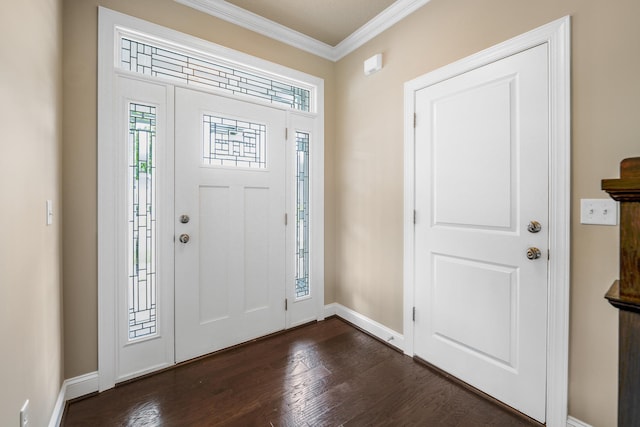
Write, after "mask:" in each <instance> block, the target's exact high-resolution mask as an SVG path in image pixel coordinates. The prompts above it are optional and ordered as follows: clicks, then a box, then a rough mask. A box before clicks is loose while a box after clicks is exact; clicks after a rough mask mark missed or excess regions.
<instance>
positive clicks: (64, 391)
mask: <svg viewBox="0 0 640 427" xmlns="http://www.w3.org/2000/svg"><path fill="white" fill-rule="evenodd" d="M96 391H98V373H97V372H89V373H88V374H84V375H80V376H78V377H74V378H69V379H68V380H64V382H63V383H62V387H60V393H58V400H56V406H55V407H54V408H53V413H52V414H51V418H50V420H49V427H58V426H59V425H60V421H62V414H63V413H64V408H65V403H67V401H68V400H71V399H75V398H77V397H82V396H84V395H87V394H90V393H94V392H96Z"/></svg>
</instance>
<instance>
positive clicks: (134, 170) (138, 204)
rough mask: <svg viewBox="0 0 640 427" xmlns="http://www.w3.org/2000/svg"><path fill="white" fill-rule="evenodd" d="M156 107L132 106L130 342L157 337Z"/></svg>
mask: <svg viewBox="0 0 640 427" xmlns="http://www.w3.org/2000/svg"><path fill="white" fill-rule="evenodd" d="M155 141H156V107H154V106H151V105H144V104H136V103H130V104H129V150H128V151H129V173H128V175H129V180H128V187H129V205H128V213H129V218H128V220H129V240H128V244H129V250H128V256H129V263H128V264H129V285H128V294H129V295H128V301H129V340H134V339H138V338H143V337H148V336H151V335H154V334H155V333H156V329H157V320H156V319H157V317H156V316H157V313H156V286H157V285H156V208H157V206H156V166H155V159H154V151H155V148H156V147H155Z"/></svg>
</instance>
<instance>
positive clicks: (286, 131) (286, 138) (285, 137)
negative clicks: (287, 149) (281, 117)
mask: <svg viewBox="0 0 640 427" xmlns="http://www.w3.org/2000/svg"><path fill="white" fill-rule="evenodd" d="M284 139H285V141H288V140H289V128H284Z"/></svg>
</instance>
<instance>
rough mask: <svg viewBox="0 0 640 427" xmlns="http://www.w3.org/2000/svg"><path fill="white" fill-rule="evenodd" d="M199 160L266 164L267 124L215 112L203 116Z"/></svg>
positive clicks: (247, 165) (252, 165)
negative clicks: (220, 115)
mask: <svg viewBox="0 0 640 427" xmlns="http://www.w3.org/2000/svg"><path fill="white" fill-rule="evenodd" d="M203 126H204V129H203V133H202V134H203V137H204V138H203V139H204V140H203V144H202V160H203V162H204V164H205V165H218V166H235V167H243V168H257V169H262V168H266V167H267V153H266V148H267V127H266V126H265V125H263V124H260V123H251V122H245V121H241V120H235V119H226V118H223V117H216V116H209V115H206V114H205V115H204V116H203Z"/></svg>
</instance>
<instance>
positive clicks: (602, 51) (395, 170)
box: [63, 0, 640, 427]
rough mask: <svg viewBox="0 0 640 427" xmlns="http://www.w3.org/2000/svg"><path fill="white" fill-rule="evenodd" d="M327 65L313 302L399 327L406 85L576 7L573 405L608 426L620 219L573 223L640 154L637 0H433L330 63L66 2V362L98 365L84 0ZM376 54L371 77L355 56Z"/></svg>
mask: <svg viewBox="0 0 640 427" xmlns="http://www.w3.org/2000/svg"><path fill="white" fill-rule="evenodd" d="M98 4H100V5H103V6H106V7H108V8H111V9H114V10H117V11H120V12H123V13H127V14H130V15H133V16H137V17H141V18H144V19H147V20H150V21H152V22H155V23H158V24H161V25H164V26H167V27H170V28H174V29H177V30H179V31H183V32H186V33H190V34H194V35H196V36H198V37H202V38H205V39H208V40H211V41H213V42H215V43H219V44H221V45H224V46H227V47H230V48H233V49H236V50H240V51H243V52H246V53H249V54H252V55H255V56H258V57H261V58H265V59H268V60H271V61H273V62H277V63H281V64H284V65H286V66H289V67H292V68H296V69H299V70H302V71H305V72H308V73H310V74H314V75H317V76H320V77H322V78H324V79H325V84H326V87H325V88H326V109H325V110H326V111H325V114H326V117H325V119H326V142H325V143H326V153H325V155H326V171H325V174H326V206H325V212H326V216H327V218H326V220H327V224H326V236H325V237H326V245H327V250H326V279H327V290H326V301H327V302H333V301H337V302H339V303H341V304H344V305H346V306H348V307H350V308H352V309H355V310H357V311H358V312H360V313H362V314H364V315H366V316H369V317H371V318H372V319H374V320H377V321H378V322H381V323H383V324H385V325H386V326H388V327H390V328H392V329H395V330H397V331H402V199H403V194H402V192H403V188H402V173H403V169H402V168H403V164H402V150H403V135H402V116H403V111H402V108H403V104H402V97H403V84H404V82H406V81H407V80H411V79H413V78H415V77H417V76H419V75H422V74H424V73H427V72H429V71H430V70H433V69H435V68H438V67H440V66H443V65H446V64H448V63H450V62H452V61H455V60H457V59H460V58H463V57H465V56H467V55H470V54H473V53H475V52H477V51H479V50H482V49H484V48H487V47H489V46H492V45H494V44H496V43H499V42H502V41H504V40H506V39H509V38H511V37H514V36H516V35H518V34H521V33H523V32H526V31H528V30H530V29H533V28H535V27H537V26H540V25H543V24H545V23H547V22H550V21H552V20H555V19H557V18H560V17H562V16H565V15H572V16H573V23H572V25H573V29H572V37H573V59H572V66H573V75H572V79H573V82H572V91H573V95H572V101H573V129H572V130H573V142H572V143H573V153H572V156H573V160H572V167H573V172H572V176H573V184H572V191H573V196H572V197H573V200H572V205H573V208H574V212H573V220H572V232H573V236H572V265H571V273H572V283H571V287H572V299H571V343H570V344H571V350H570V351H571V354H570V389H569V411H570V413H571V414H572V415H573V416H575V417H577V418H579V419H581V420H583V421H585V422H588V423H590V424H592V425H594V426H602V427H607V426H614V425H615V424H616V422H615V420H616V397H617V396H616V394H617V389H616V375H617V316H616V312H615V310H614V309H613V308H611V307H609V306H608V305H607V303H606V302H605V301H604V299H603V298H602V296H603V295H604V292H605V291H606V290H607V288H608V286H609V284H610V282H611V281H612V280H613V279H614V278H616V277H617V275H618V266H617V262H618V258H617V232H618V231H617V227H602V226H583V225H580V224H579V213H578V209H577V207H578V206H579V199H580V198H597V197H606V195H605V194H604V193H602V192H601V191H600V190H599V188H600V179H601V178H605V177H616V176H618V162H619V161H620V160H621V159H622V158H624V157H629V156H636V155H640V148H639V147H640V146H639V143H638V140H637V137H638V134H639V132H638V131H639V130H640V129H639V127H640V120H638V117H640V114H639V113H640V111H639V109H640V103H638V102H637V99H640V85H639V84H638V83H636V79H637V76H638V75H640V60H639V59H638V56H637V55H636V53H637V50H638V41H640V26H639V25H637V23H636V22H635V19H636V18H637V17H638V16H640V4H639V3H638V2H637V1H635V0H612V1H608V2H596V1H594V0H587V1H585V0H565V1H562V2H558V1H555V0H541V1H538V2H523V1H513V0H485V1H483V2H478V1H475V0H432V1H431V2H430V3H429V4H427V5H426V6H425V7H424V8H422V9H421V10H420V11H418V12H416V13H415V14H413V15H412V16H410V17H408V18H406V19H405V20H403V21H402V22H401V23H399V24H397V25H396V26H394V27H392V28H391V29H390V30H388V31H387V32H385V33H384V34H382V35H381V36H379V37H377V38H376V39H374V40H372V41H371V42H369V43H368V44H366V45H365V46H363V47H362V48H360V49H358V50H357V51H356V52H354V53H352V54H351V55H349V56H347V57H346V58H344V59H343V60H341V61H339V62H338V63H337V64H332V63H330V62H328V61H325V60H322V59H319V58H317V57H314V56H312V55H309V54H307V53H303V52H300V51H298V50H296V49H293V48H291V47H288V46H286V45H283V44H280V43H278V42H275V41H272V40H270V39H268V38H265V37H262V36H259V35H256V34H254V33H251V32H249V31H247V30H244V29H241V28H238V27H235V26H233V25H231V24H228V23H225V22H223V21H220V20H217V19H215V18H212V17H209V16H206V15H203V14H201V13H198V12H196V11H193V10H191V9H188V8H186V7H183V6H180V5H179V4H177V3H175V2H173V1H171V0H156V1H154V0H137V1H135V2H131V1H125V0H100V1H99V0H93V1H87V0H64V28H65V32H64V123H63V132H64V137H65V138H64V139H65V144H64V152H63V161H64V174H63V186H64V207H65V224H67V226H66V227H65V230H64V241H65V244H64V255H65V257H64V272H65V277H64V291H65V297H64V302H65V345H64V348H65V376H66V377H67V378H69V377H73V376H77V375H80V374H83V373H87V372H91V371H94V370H96V369H97V283H96V282H97V278H96V277H97V268H96V190H95V189H96V55H97V53H96V43H97V38H96V30H97V5H98ZM378 52H382V53H383V54H384V63H385V67H384V69H383V70H382V71H381V72H379V73H377V74H375V75H372V76H370V77H368V78H365V77H364V76H363V75H362V61H363V60H364V59H366V58H368V57H369V56H371V55H373V54H374V53H378Z"/></svg>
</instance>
